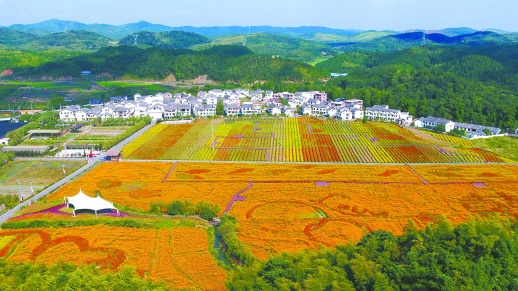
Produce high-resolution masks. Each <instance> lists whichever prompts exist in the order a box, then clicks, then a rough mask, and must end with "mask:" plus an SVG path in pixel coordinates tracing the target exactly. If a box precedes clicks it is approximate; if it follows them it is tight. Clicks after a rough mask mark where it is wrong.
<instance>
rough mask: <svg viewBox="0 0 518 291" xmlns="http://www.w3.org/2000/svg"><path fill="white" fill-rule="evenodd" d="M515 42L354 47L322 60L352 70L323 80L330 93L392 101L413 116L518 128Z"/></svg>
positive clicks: (377, 101)
mask: <svg viewBox="0 0 518 291" xmlns="http://www.w3.org/2000/svg"><path fill="white" fill-rule="evenodd" d="M491 48H492V49H491ZM513 48H514V50H513ZM516 48H518V46H516V45H502V46H491V47H483V48H464V49H459V48H444V47H428V48H422V47H419V48H412V49H407V50H401V51H396V52H390V53H372V54H367V53H363V54H362V53H351V54H343V55H340V56H338V57H336V58H334V59H331V60H328V61H325V62H323V63H321V64H319V65H318V66H319V67H322V68H324V69H328V70H332V71H335V72H336V71H339V72H343V71H347V72H348V73H349V75H348V76H346V77H341V78H337V79H333V80H331V81H330V82H329V83H328V84H327V85H326V86H325V88H326V90H327V92H329V94H330V97H331V98H332V99H333V98H339V97H345V98H359V99H363V100H364V101H365V104H366V106H372V105H374V104H388V105H389V106H390V107H392V108H398V109H401V110H403V111H409V112H410V113H411V114H413V115H414V116H415V117H423V116H428V115H434V116H437V117H442V118H447V119H452V120H454V121H457V122H468V123H476V124H483V125H489V126H498V127H500V128H504V129H505V128H517V127H518V63H517V61H516V52H515V51H516Z"/></svg>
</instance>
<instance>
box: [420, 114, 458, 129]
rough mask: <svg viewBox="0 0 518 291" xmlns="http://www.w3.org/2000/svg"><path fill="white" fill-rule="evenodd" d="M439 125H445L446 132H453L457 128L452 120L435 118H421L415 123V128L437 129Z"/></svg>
mask: <svg viewBox="0 0 518 291" xmlns="http://www.w3.org/2000/svg"><path fill="white" fill-rule="evenodd" d="M439 124H443V125H444V129H445V132H450V131H452V130H453V129H454V126H455V122H453V121H451V120H448V119H443V118H438V117H433V116H428V117H421V118H418V119H416V120H415V122H414V125H415V127H425V128H435V127H436V126H437V125H439Z"/></svg>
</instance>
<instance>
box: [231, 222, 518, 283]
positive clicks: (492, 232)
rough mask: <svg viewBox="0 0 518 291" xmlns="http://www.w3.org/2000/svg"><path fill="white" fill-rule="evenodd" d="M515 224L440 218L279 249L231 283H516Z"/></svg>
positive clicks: (242, 270) (517, 243) (239, 272)
mask: <svg viewBox="0 0 518 291" xmlns="http://www.w3.org/2000/svg"><path fill="white" fill-rule="evenodd" d="M517 230H518V224H517V223H516V222H515V223H514V224H513V223H511V222H509V221H505V220H499V219H498V218H494V219H489V220H474V219H472V220H470V221H468V222H465V223H461V224H459V225H458V226H456V227H453V226H452V225H451V224H450V223H449V222H448V221H446V220H441V221H439V222H437V223H436V224H431V225H428V226H427V227H426V229H422V230H418V229H416V228H415V226H414V225H413V224H409V225H408V226H407V228H406V230H405V232H404V233H403V234H402V235H399V236H394V235H393V234H392V233H389V232H386V231H374V232H372V233H370V234H368V235H366V236H364V237H363V238H362V239H361V240H360V241H359V242H358V243H357V244H355V245H345V246H338V247H336V248H324V249H320V250H306V251H304V252H299V253H296V254H282V255H279V256H276V257H273V258H271V259H270V260H268V261H266V262H256V263H254V264H253V265H251V266H249V267H242V268H238V269H237V270H236V271H235V272H234V273H233V274H232V276H231V278H230V280H229V281H228V282H227V288H228V290H463V289H465V290H467V289H469V290H517V289H518V279H517V278H518V236H517Z"/></svg>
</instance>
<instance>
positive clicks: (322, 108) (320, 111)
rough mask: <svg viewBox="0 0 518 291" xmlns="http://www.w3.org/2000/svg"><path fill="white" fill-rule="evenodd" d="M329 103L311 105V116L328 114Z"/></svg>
mask: <svg viewBox="0 0 518 291" xmlns="http://www.w3.org/2000/svg"><path fill="white" fill-rule="evenodd" d="M327 109H328V108H327V105H323V104H316V105H313V106H311V114H310V115H311V116H325V115H327Z"/></svg>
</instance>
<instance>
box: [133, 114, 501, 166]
mask: <svg viewBox="0 0 518 291" xmlns="http://www.w3.org/2000/svg"><path fill="white" fill-rule="evenodd" d="M212 127H214V135H212ZM441 137H442V136H441ZM445 137H449V136H445ZM466 141H467V140H466ZM467 142H469V141H467ZM123 155H124V157H125V158H128V159H160V160H217V161H266V162H337V163H484V162H486V163H487V162H504V160H503V159H501V158H500V157H498V156H497V155H495V154H493V153H491V152H489V151H486V150H483V149H478V148H474V147H472V146H470V145H469V144H466V145H465V146H460V147H459V146H458V144H456V143H453V142H451V141H448V140H447V139H446V138H444V139H442V138H434V137H431V136H430V138H423V137H421V136H417V135H414V134H413V133H412V132H410V131H409V130H407V129H405V128H401V127H399V126H398V125H396V124H391V123H382V122H367V123H362V122H342V121H337V120H320V119H314V118H308V117H303V118H286V119H284V118H262V119H225V120H223V119H218V120H198V121H196V122H194V123H192V124H181V125H174V124H172V125H168V124H159V125H156V126H154V127H153V128H151V129H150V130H149V131H148V132H146V133H145V134H143V135H142V136H140V137H139V138H137V139H136V140H134V141H133V142H132V143H130V144H128V145H127V146H126V147H124V149H123Z"/></svg>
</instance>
